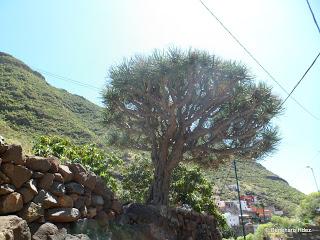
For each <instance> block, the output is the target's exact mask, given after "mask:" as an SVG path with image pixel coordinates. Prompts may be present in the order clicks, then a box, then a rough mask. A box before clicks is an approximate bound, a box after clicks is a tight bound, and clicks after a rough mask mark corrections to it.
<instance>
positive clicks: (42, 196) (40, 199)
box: [33, 189, 58, 209]
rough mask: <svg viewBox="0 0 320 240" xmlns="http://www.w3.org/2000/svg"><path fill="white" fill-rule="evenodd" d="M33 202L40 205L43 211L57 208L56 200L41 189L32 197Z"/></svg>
mask: <svg viewBox="0 0 320 240" xmlns="http://www.w3.org/2000/svg"><path fill="white" fill-rule="evenodd" d="M33 201H34V202H35V203H41V204H42V206H43V208H44V209H47V208H51V207H57V206H58V200H57V198H56V197H55V196H53V195H52V194H51V193H49V192H47V191H45V190H43V189H42V190H40V191H39V193H38V195H37V196H35V197H34V199H33Z"/></svg>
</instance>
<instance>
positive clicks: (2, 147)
mask: <svg viewBox="0 0 320 240" xmlns="http://www.w3.org/2000/svg"><path fill="white" fill-rule="evenodd" d="M8 148H9V145H7V144H4V143H3V144H0V156H1V155H2V154H4V153H5V152H6V151H7V150H8Z"/></svg>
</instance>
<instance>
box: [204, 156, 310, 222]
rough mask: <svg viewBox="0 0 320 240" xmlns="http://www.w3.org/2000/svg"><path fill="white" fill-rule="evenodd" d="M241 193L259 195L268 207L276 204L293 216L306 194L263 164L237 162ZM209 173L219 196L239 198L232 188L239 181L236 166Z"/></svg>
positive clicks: (276, 206) (227, 166)
mask: <svg viewBox="0 0 320 240" xmlns="http://www.w3.org/2000/svg"><path fill="white" fill-rule="evenodd" d="M237 170H238V177H239V185H240V191H241V194H249V195H251V194H252V195H255V196H258V198H259V201H260V202H261V203H263V204H264V205H265V206H274V207H275V208H276V209H279V210H283V211H284V213H285V215H289V216H293V215H294V214H295V209H296V207H297V206H298V204H299V203H300V201H301V200H302V199H303V197H304V194H303V193H301V192H300V191H298V190H297V189H295V188H292V187H290V186H289V184H288V183H287V182H286V181H285V180H283V179H281V178H279V177H278V176H277V175H275V174H274V173H272V172H270V171H268V170H267V169H266V168H265V167H263V166H262V165H261V164H260V163H255V162H244V161H238V162H237ZM206 173H207V176H208V178H209V179H210V180H212V181H213V182H214V184H215V186H216V190H217V195H219V196H220V197H221V200H230V199H237V192H236V191H235V190H234V189H232V185H233V186H234V185H235V184H236V180H235V174H234V168H233V165H232V164H231V163H230V164H227V165H225V166H221V167H219V168H218V169H213V170H207V171H206Z"/></svg>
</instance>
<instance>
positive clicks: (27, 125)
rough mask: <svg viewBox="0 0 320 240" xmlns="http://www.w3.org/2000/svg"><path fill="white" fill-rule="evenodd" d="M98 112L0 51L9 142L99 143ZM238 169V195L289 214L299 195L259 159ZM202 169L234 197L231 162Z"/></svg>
mask: <svg viewBox="0 0 320 240" xmlns="http://www.w3.org/2000/svg"><path fill="white" fill-rule="evenodd" d="M101 111H102V108H101V107H99V106H97V105H95V104H93V103H91V102H89V101H88V100H86V99H85V98H83V97H80V96H77V95H73V94H70V93H68V92H67V91H65V90H62V89H57V88H55V87H53V86H51V85H49V84H48V83H47V82H46V81H45V79H44V77H43V76H42V75H41V74H39V73H38V72H35V71H33V70H32V69H30V68H29V67H28V66H27V65H25V64H24V63H23V62H21V61H19V60H17V59H15V58H14V57H12V56H10V55H8V54H5V53H1V52H0V135H3V136H4V137H5V138H6V139H7V140H8V139H9V142H13V139H14V140H18V142H19V143H21V144H23V145H24V148H27V149H29V150H30V149H31V146H32V140H33V137H36V136H37V135H44V134H56V135H61V136H67V137H70V138H71V139H72V140H73V141H75V142H77V143H97V144H101V143H102V144H104V142H103V141H104V136H105V135H104V132H105V131H106V130H105V128H103V125H102V124H101V121H102V114H101ZM10 140H11V141H10ZM16 142H17V141H16ZM238 169H239V170H238V172H239V178H240V187H241V192H242V194H243V193H245V192H251V193H252V194H255V195H257V196H259V197H260V198H262V199H263V201H264V202H265V203H266V205H274V206H275V207H277V208H278V209H282V210H284V211H286V212H287V213H290V212H291V213H292V211H293V209H294V208H295V206H296V205H297V203H298V202H299V201H300V199H301V198H302V197H303V194H302V193H301V192H299V191H298V190H296V189H294V188H292V187H290V186H289V185H288V184H287V183H286V182H285V181H284V180H283V179H281V178H279V177H278V176H276V175H275V174H273V173H272V172H270V171H268V170H267V169H265V168H264V167H263V166H262V165H261V164H258V163H247V164H244V163H239V164H238ZM206 173H207V176H208V178H210V179H211V180H212V181H213V182H214V183H215V185H216V187H217V188H218V189H219V190H220V191H219V194H220V196H221V198H222V199H224V200H227V199H237V198H236V192H234V191H231V190H228V187H227V186H229V185H233V184H235V179H234V172H233V168H232V166H227V167H226V166H224V167H221V168H220V169H218V170H206Z"/></svg>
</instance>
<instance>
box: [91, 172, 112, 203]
mask: <svg viewBox="0 0 320 240" xmlns="http://www.w3.org/2000/svg"><path fill="white" fill-rule="evenodd" d="M92 191H93V192H94V193H95V194H97V195H101V196H102V197H103V198H104V200H106V199H113V197H114V196H113V193H112V191H111V190H110V189H109V188H108V187H107V186H106V183H105V181H104V180H103V179H102V178H101V177H97V182H96V186H95V188H94V189H93V190H92Z"/></svg>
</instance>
